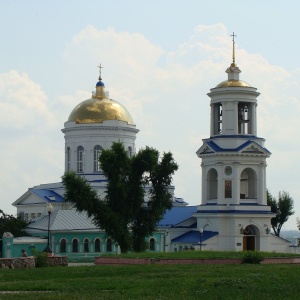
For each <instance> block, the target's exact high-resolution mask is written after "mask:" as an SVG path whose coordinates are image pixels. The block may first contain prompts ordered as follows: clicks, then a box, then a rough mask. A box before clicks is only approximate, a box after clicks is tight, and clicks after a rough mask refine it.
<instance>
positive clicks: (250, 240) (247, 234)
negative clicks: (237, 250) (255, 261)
mask: <svg viewBox="0 0 300 300" xmlns="http://www.w3.org/2000/svg"><path fill="white" fill-rule="evenodd" d="M255 236H256V234H255V228H254V227H253V226H251V225H249V226H247V227H246V228H245V229H244V236H243V251H249V250H251V251H254V250H255Z"/></svg>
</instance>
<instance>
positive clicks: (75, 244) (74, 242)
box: [72, 239, 78, 252]
mask: <svg viewBox="0 0 300 300" xmlns="http://www.w3.org/2000/svg"><path fill="white" fill-rule="evenodd" d="M72 252H78V240H77V239H74V240H73V241H72Z"/></svg>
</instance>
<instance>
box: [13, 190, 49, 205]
mask: <svg viewBox="0 0 300 300" xmlns="http://www.w3.org/2000/svg"><path fill="white" fill-rule="evenodd" d="M45 202H46V201H45V200H43V199H42V198H41V197H39V196H38V195H36V194H34V193H32V191H31V190H28V191H27V192H26V193H25V194H23V195H22V196H21V197H20V198H19V199H17V200H16V201H15V202H14V203H13V204H12V205H14V206H18V205H31V204H45Z"/></svg>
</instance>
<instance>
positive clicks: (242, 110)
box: [238, 102, 253, 134]
mask: <svg viewBox="0 0 300 300" xmlns="http://www.w3.org/2000/svg"><path fill="white" fill-rule="evenodd" d="M252 114H253V112H252V105H251V103H246V102H241V103H239V104H238V134H252V133H253V130H252Z"/></svg>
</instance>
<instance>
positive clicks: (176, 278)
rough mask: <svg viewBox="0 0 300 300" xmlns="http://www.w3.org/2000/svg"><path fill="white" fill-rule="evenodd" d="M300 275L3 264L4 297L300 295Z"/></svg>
mask: <svg viewBox="0 0 300 300" xmlns="http://www.w3.org/2000/svg"><path fill="white" fill-rule="evenodd" d="M299 280H300V266H299V265H250V264H242V265H135V266H80V267H52V268H51V267H49V268H36V269H13V270H12V269H2V270H0V299H1V300H2V299H30V300H32V299H57V300H59V299H181V300H182V299H258V300H265V299H299V298H300V289H299V286H298V284H299ZM1 291H18V293H2V292H1Z"/></svg>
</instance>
